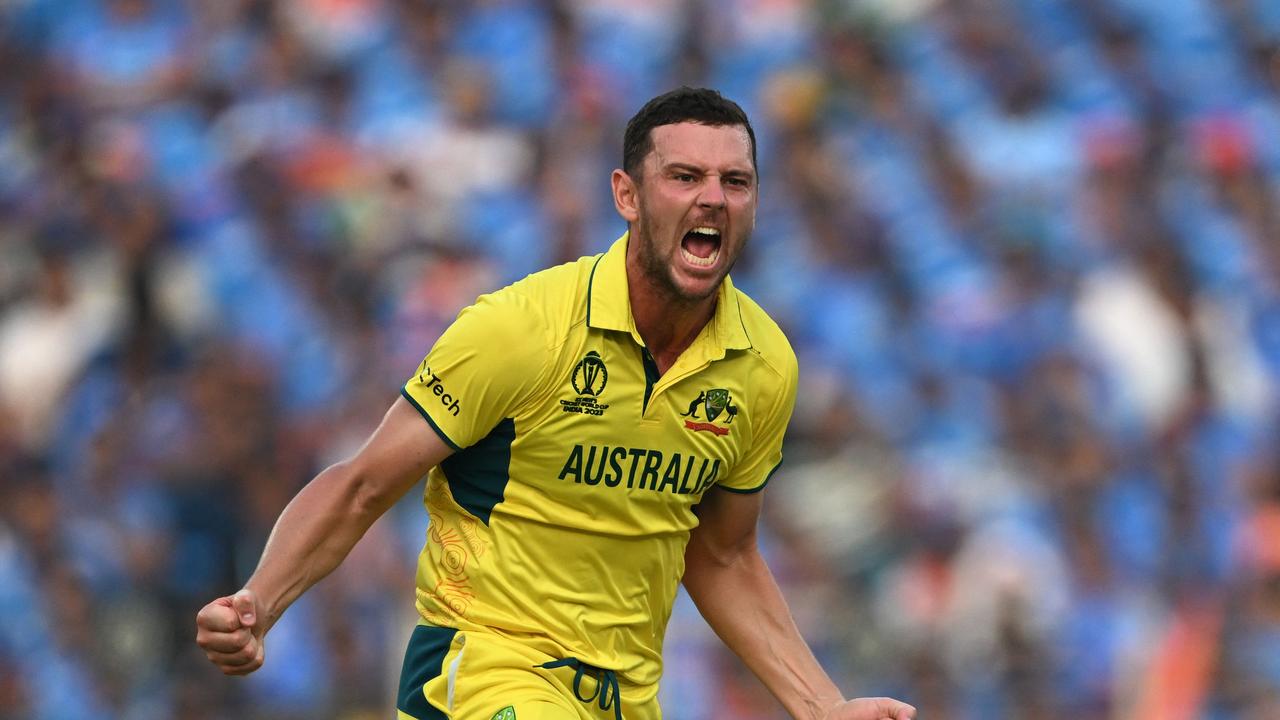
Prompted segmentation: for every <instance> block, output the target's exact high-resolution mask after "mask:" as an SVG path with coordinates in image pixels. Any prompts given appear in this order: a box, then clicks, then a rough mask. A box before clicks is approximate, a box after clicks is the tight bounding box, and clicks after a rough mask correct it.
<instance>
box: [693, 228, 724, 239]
mask: <svg viewBox="0 0 1280 720" xmlns="http://www.w3.org/2000/svg"><path fill="white" fill-rule="evenodd" d="M689 232H692V233H697V234H699V235H711V236H713V237H720V231H719V230H717V229H715V228H713V227H696V228H694V229H692V230H690V231H689Z"/></svg>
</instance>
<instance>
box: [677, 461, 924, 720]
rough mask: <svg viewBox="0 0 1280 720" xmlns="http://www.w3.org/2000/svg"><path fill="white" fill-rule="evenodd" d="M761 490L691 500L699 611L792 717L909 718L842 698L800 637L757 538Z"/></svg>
mask: <svg viewBox="0 0 1280 720" xmlns="http://www.w3.org/2000/svg"><path fill="white" fill-rule="evenodd" d="M762 496H763V493H762V492H754V493H738V492H732V491H729V490H724V489H721V488H716V487H713V488H712V489H710V490H708V491H707V493H706V495H705V496H704V497H703V499H702V502H701V503H700V504H699V505H698V517H699V520H700V522H699V525H698V527H697V529H695V530H694V532H693V534H692V535H691V537H690V539H689V546H688V548H687V549H686V550H685V573H684V586H685V589H686V590H688V592H689V596H690V597H691V598H693V601H694V603H695V604H696V605H697V606H698V610H699V612H701V613H702V616H703V617H704V618H706V620H707V623H708V624H709V625H710V626H711V628H712V629H713V630H715V632H716V634H717V635H719V636H720V639H721V640H723V641H724V643H725V645H727V646H729V649H730V650H732V651H733V652H734V653H736V654H737V655H738V657H740V658H742V661H743V662H744V663H746V665H747V667H748V668H750V670H751V672H753V673H755V675H756V677H758V678H760V680H761V682H763V683H764V684H765V686H766V687H767V688H769V691H770V692H772V693H773V695H774V696H775V697H776V698H778V700H779V702H781V703H782V705H783V707H785V708H786V709H787V712H789V713H790V714H791V716H792V717H793V718H797V720H910V719H911V718H914V717H915V714H916V711H915V708H914V707H912V706H910V705H907V704H906V703H903V702H899V701H897V700H892V699H890V698H859V699H855V700H845V699H844V696H843V695H842V694H841V692H840V689H839V688H838V687H836V685H835V683H834V682H832V680H831V678H830V677H828V676H827V673H826V672H825V671H824V670H823V669H822V666H821V665H819V664H818V661H817V659H816V658H815V657H814V656H813V652H812V651H811V650H810V649H809V646H808V644H806V643H805V641H804V638H802V637H801V636H800V631H799V629H798V628H797V627H796V624H795V621H794V620H793V619H792V617H791V611H790V610H789V609H788V607H787V603H786V600H785V599H784V598H783V597H782V592H781V591H780V590H779V589H778V584H777V583H776V582H774V579H773V573H771V572H770V571H769V567H768V565H766V564H765V562H764V558H763V557H762V556H761V555H760V551H759V548H758V546H757V544H756V522H757V520H758V519H759V517H760V507H761V500H762Z"/></svg>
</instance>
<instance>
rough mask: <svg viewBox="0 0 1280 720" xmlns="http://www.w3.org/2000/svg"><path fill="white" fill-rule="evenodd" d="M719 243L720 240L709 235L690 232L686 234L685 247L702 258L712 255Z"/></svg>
mask: <svg viewBox="0 0 1280 720" xmlns="http://www.w3.org/2000/svg"><path fill="white" fill-rule="evenodd" d="M718 244H719V240H717V239H716V238H713V237H711V236H709V235H699V234H698V233H689V234H688V235H685V236H684V249H685V250H688V251H689V252H691V253H693V254H694V255H697V256H698V257H700V258H709V257H711V253H713V252H715V250H716V245H718Z"/></svg>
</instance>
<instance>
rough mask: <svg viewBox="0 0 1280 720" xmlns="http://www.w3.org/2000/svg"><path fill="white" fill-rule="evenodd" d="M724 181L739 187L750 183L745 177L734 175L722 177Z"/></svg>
mask: <svg viewBox="0 0 1280 720" xmlns="http://www.w3.org/2000/svg"><path fill="white" fill-rule="evenodd" d="M724 181H725V182H726V183H728V184H730V185H732V186H734V187H740V188H744V187H747V186H749V185H750V184H751V183H750V182H748V181H747V179H746V178H744V177H738V176H736V175H735V176H733V177H727V178H725V179H724Z"/></svg>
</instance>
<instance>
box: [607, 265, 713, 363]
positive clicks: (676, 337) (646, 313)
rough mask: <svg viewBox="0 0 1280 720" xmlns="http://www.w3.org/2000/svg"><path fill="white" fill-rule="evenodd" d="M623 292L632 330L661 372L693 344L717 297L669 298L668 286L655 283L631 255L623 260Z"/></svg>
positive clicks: (711, 311)
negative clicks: (626, 297)
mask: <svg viewBox="0 0 1280 720" xmlns="http://www.w3.org/2000/svg"><path fill="white" fill-rule="evenodd" d="M627 295H628V296H629V299H630V301H631V314H632V316H633V317H634V318H635V321H636V330H638V331H639V332H640V337H641V338H642V339H643V340H644V344H645V347H647V348H648V349H649V354H650V355H652V356H653V359H654V361H655V362H656V363H657V365H658V371H659V372H662V373H665V372H666V371H667V369H668V368H670V367H671V366H672V365H674V364H675V361H676V358H678V357H680V353H682V352H684V351H685V350H686V349H687V348H688V347H689V346H690V345H692V344H693V341H694V339H696V338H697V337H698V333H700V332H702V328H704V327H705V326H706V324H707V323H708V322H710V321H711V318H712V316H714V315H715V311H716V299H717V296H715V295H712V296H711V297H709V298H706V299H703V300H686V299H684V298H678V297H673V296H672V294H671V292H670V291H669V290H668V289H666V288H662V287H659V286H657V285H655V284H654V283H653V282H652V280H650V278H649V277H648V276H647V275H646V274H645V273H644V272H643V271H642V270H641V269H640V267H639V266H638V264H636V263H634V262H633V261H632V260H631V258H628V260H627Z"/></svg>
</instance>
